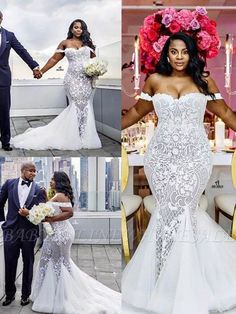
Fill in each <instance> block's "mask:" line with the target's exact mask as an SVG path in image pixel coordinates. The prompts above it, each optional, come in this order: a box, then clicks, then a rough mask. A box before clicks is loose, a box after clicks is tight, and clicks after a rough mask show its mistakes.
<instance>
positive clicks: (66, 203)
mask: <svg viewBox="0 0 236 314" xmlns="http://www.w3.org/2000/svg"><path fill="white" fill-rule="evenodd" d="M57 205H58V206H60V207H72V205H71V203H70V202H58V203H57Z"/></svg>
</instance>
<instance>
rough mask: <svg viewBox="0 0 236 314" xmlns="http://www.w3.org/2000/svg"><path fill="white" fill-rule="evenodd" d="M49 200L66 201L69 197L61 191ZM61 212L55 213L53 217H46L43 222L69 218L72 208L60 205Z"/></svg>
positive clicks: (71, 214)
mask: <svg viewBox="0 0 236 314" xmlns="http://www.w3.org/2000/svg"><path fill="white" fill-rule="evenodd" d="M51 201H53V202H59V203H68V202H70V199H69V198H68V197H67V196H66V195H65V194H63V193H57V194H56V195H55V196H54V197H53V198H52V199H51ZM60 209H61V211H62V213H60V214H58V215H55V216H53V217H46V218H45V222H56V221H63V220H66V219H69V218H71V217H72V216H73V208H72V207H68V206H66V207H63V206H60Z"/></svg>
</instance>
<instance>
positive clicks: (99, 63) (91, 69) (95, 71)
mask: <svg viewBox="0 0 236 314" xmlns="http://www.w3.org/2000/svg"><path fill="white" fill-rule="evenodd" d="M84 72H85V74H86V75H87V76H89V77H92V78H93V77H96V78H97V77H98V76H101V75H104V74H105V73H106V72H107V62H106V61H105V60H99V59H96V58H93V59H90V61H89V63H87V64H86V65H85V67H84Z"/></svg>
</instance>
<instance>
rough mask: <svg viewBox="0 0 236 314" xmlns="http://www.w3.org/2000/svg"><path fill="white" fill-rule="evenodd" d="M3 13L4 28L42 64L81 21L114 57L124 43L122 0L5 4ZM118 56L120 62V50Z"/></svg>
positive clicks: (28, 0)
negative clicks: (71, 28)
mask: <svg viewBox="0 0 236 314" xmlns="http://www.w3.org/2000/svg"><path fill="white" fill-rule="evenodd" d="M0 10H1V11H2V13H3V22H2V26H3V27H4V28H6V29H8V30H10V31H13V32H14V33H15V35H16V37H17V38H18V40H19V41H20V42H21V43H22V44H23V45H24V46H25V48H27V50H29V51H30V53H32V54H33V56H34V57H35V59H36V58H37V60H36V61H39V62H45V61H46V60H47V58H48V57H50V56H51V54H52V53H53V52H54V51H55V49H56V47H57V45H58V44H59V43H60V42H61V41H62V40H64V39H65V38H66V35H67V32H68V28H69V25H70V24H71V22H72V21H73V20H75V19H78V18H80V19H82V20H84V21H85V22H86V24H87V25H88V30H89V32H90V33H91V38H92V40H93V41H94V43H95V45H96V46H97V47H98V48H101V47H102V48H101V51H102V50H103V49H104V51H108V55H109V54H111V55H113V56H114V50H117V48H114V47H115V45H116V47H117V42H120V39H121V0H1V3H0ZM115 43H116V44H115ZM118 45H119V43H118ZM104 46H106V47H104ZM109 51H110V53H109ZM116 53H117V56H116V57H117V59H118V60H119V56H118V54H119V49H118V50H117V52H116ZM108 59H109V56H108ZM13 61H14V63H15V57H14V58H13ZM108 61H109V60H108ZM17 62H18V59H17ZM19 67H20V69H21V70H22V65H21V66H19ZM17 69H18V66H17V67H16V66H15V71H16V70H17Z"/></svg>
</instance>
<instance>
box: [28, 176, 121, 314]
mask: <svg viewBox="0 0 236 314" xmlns="http://www.w3.org/2000/svg"><path fill="white" fill-rule="evenodd" d="M50 186H51V188H52V189H53V190H55V191H56V194H55V195H54V197H53V198H52V199H51V200H50V201H49V202H47V203H46V204H47V205H49V206H52V207H53V208H54V209H55V212H54V216H53V217H47V218H46V220H45V221H47V222H50V224H51V226H52V228H53V231H54V234H53V235H48V236H47V237H46V239H45V240H44V243H43V247H42V255H41V258H40V261H39V265H38V269H37V271H36V275H35V276H34V281H33V288H32V293H31V296H30V299H31V300H32V301H33V307H32V310H33V311H37V312H43V313H56V314H118V313H120V299H121V297H120V293H118V292H115V291H113V290H111V289H109V288H108V287H106V286H104V285H103V284H101V283H100V282H98V281H97V280H95V279H93V278H92V277H90V276H88V275H87V274H86V273H84V272H83V271H81V270H80V269H79V268H78V267H77V266H76V265H75V264H74V263H73V261H72V259H71V257H70V249H71V245H72V242H73V239H74V235H75V231H74V229H73V227H72V225H71V224H70V222H69V221H68V219H69V218H70V217H71V216H73V210H72V207H73V191H72V188H71V185H70V180H69V178H68V176H67V174H66V173H64V172H54V175H53V177H52V179H51V182H50Z"/></svg>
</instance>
